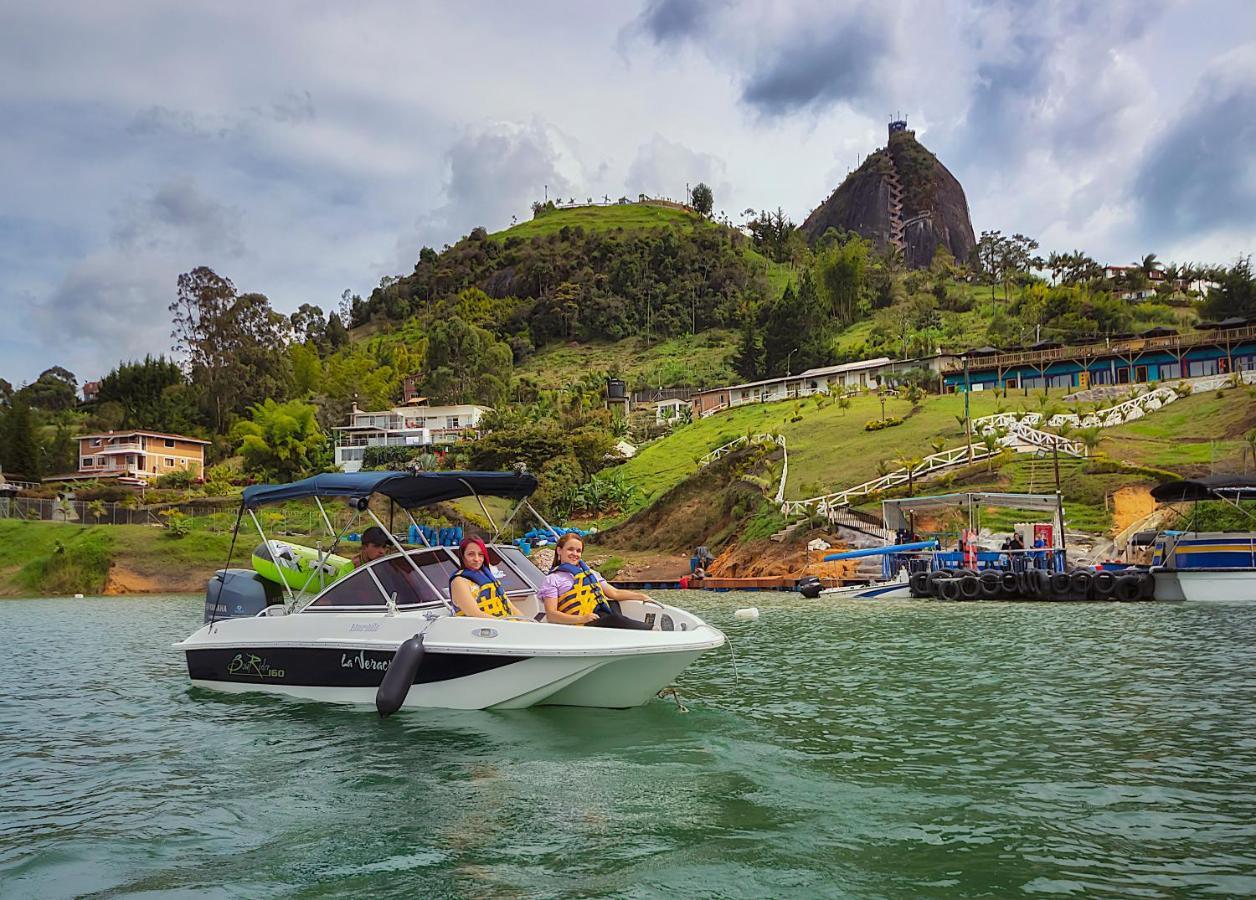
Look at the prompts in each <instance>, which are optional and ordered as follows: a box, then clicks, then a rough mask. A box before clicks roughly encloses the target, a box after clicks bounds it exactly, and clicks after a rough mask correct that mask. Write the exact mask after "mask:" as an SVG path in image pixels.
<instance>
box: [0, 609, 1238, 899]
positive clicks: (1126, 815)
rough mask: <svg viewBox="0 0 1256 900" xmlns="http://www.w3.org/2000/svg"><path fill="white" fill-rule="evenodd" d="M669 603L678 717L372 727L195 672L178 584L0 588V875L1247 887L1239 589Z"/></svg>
mask: <svg viewBox="0 0 1256 900" xmlns="http://www.w3.org/2000/svg"><path fill="white" fill-rule="evenodd" d="M671 599H673V600H674V601H676V602H680V603H681V604H682V605H687V606H690V607H691V608H693V609H694V610H695V611H697V612H699V613H700V614H701V615H703V616H705V617H706V618H707V619H708V620H710V621H712V622H713V623H715V624H717V625H718V626H720V627H722V628H724V629H725V630H726V632H727V633H728V634H729V636H730V637H731V639H732V646H733V650H734V651H735V654H736V657H735V665H734V657H733V655H732V654H730V653H729V652H728V651H727V650H721V651H719V652H717V653H713V654H710V655H708V656H707V657H705V658H703V659H702V660H700V661H699V662H698V664H696V665H695V666H694V667H693V668H691V669H690V670H689V671H688V672H686V673H685V674H684V675H683V676H682V677H681V679H680V681H679V683H678V686H679V688H680V693H681V697H682V698H683V701H684V703H685V705H686V706H687V707H688V709H689V711H688V712H687V713H686V712H681V711H680V710H679V709H678V708H677V706H676V705H675V704H674V703H673V702H671V701H666V702H665V701H662V700H659V701H655V702H653V703H651V704H649V705H648V706H646V707H643V708H641V709H636V710H629V711H602V710H582V709H561V708H544V709H533V710H518V711H510V712H500V713H494V712H444V711H435V712H426V713H425V712H414V713H411V712H406V713H402V714H399V715H397V716H394V717H393V718H391V719H388V720H385V721H381V720H379V719H378V718H377V717H376V715H375V712H374V710H373V709H366V710H351V709H344V708H331V707H322V706H318V705H312V704H303V703H297V702H292V701H285V700H279V699H272V698H265V697H241V696H234V697H232V696H219V695H216V694H212V693H208V692H202V691H198V690H192V689H190V688H189V686H188V685H187V683H186V670H185V669H184V665H183V660H182V657H181V656H180V655H179V654H177V653H175V652H174V651H172V650H170V649H169V644H170V643H171V642H172V641H176V640H179V639H181V638H182V637H184V636H185V635H186V634H187V633H189V632H191V631H192V630H193V629H194V628H195V627H197V626H198V625H199V620H200V614H201V600H200V599H199V598H187V597H183V598H157V599H154V598H142V599H140V598H111V599H100V600H79V601H72V600H27V601H11V602H8V601H6V602H0V635H3V637H4V648H3V653H0V784H2V785H3V789H2V792H0V896H3V897H5V898H8V897H27V896H29V897H59V896H72V895H82V894H94V895H100V896H110V897H112V896H135V895H145V894H149V895H161V896H180V895H183V896H198V897H199V896H211V897H233V896H242V897H269V896H292V895H297V896H303V897H304V896H323V895H346V894H354V895H367V894H370V895H376V896H398V897H443V896H469V897H479V896H487V897H525V896H526V897H532V896H540V897H602V896H622V897H650V896H659V895H680V896H718V897H783V896H855V897H907V896H918V895H928V896H939V897H947V896H956V897H959V896H990V897H1005V896H1009V895H1015V894H1043V895H1049V894H1071V895H1074V896H1093V895H1096V894H1117V893H1120V894H1124V895H1129V896H1148V897H1155V896H1165V897H1168V896H1181V895H1183V894H1202V893H1216V894H1223V895H1238V894H1252V893H1254V892H1256V606H1254V607H1247V608H1244V607H1241V606H1209V607H1204V606H1188V605H1153V604H1132V605H1084V606H1068V605H1048V604H930V603H927V602H903V603H883V604H879V605H878V604H876V603H869V602H864V603H859V602H855V601H850V602H845V603H842V604H833V603H826V602H824V601H806V600H802V599H800V598H798V597H797V596H796V595H790V594H767V593H758V594H742V595H737V594H685V595H679V594H677V595H672V598H671ZM748 604H754V605H757V606H759V607H760V609H761V610H762V618H760V620H759V621H757V622H739V621H734V619H733V617H732V611H733V610H734V609H735V608H736V607H738V606H744V605H748Z"/></svg>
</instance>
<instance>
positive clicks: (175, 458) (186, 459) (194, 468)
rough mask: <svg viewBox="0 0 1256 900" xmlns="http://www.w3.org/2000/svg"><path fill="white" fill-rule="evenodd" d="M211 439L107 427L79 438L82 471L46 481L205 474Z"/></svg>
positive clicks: (133, 480) (130, 480)
mask: <svg viewBox="0 0 1256 900" xmlns="http://www.w3.org/2000/svg"><path fill="white" fill-rule="evenodd" d="M208 446H209V441H203V440H201V439H200V438H194V437H188V436H187V435H185V434H165V433H164V432H160V431H139V430H136V431H107V432H104V433H101V434H85V435H83V436H82V437H80V438H78V460H79V465H78V471H77V472H71V473H67V474H64V475H49V476H48V477H47V478H45V479H44V481H92V480H97V479H107V478H114V479H118V480H119V481H122V482H123V483H128V484H136V485H142V484H147V483H148V482H150V481H154V480H156V479H158V478H160V477H161V476H162V475H169V474H171V473H172V472H183V471H190V472H191V473H192V476H193V477H194V478H203V477H204V476H205V448H206V447H208Z"/></svg>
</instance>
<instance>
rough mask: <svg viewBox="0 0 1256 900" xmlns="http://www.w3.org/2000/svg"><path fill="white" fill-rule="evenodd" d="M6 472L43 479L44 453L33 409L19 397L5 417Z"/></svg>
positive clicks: (4, 446)
mask: <svg viewBox="0 0 1256 900" xmlns="http://www.w3.org/2000/svg"><path fill="white" fill-rule="evenodd" d="M3 448H4V470H5V471H6V472H8V473H9V474H10V475H14V474H18V475H23V476H25V477H26V478H29V479H31V480H34V481H37V480H39V479H40V478H42V477H43V474H44V466H43V452H42V449H41V447H40V446H39V439H38V438H37V437H36V435H35V424H34V422H33V421H32V419H31V408H30V405H29V404H28V403H27V402H26V399H25V398H24V397H22V396H21V395H20V393H19V396H18V397H17V398H16V399H14V401H13V404H12V406H10V407H9V411H8V414H7V415H6V416H5V417H4V441H3Z"/></svg>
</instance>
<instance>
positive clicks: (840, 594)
mask: <svg viewBox="0 0 1256 900" xmlns="http://www.w3.org/2000/svg"><path fill="white" fill-rule="evenodd" d="M820 596H821V597H824V598H826V599H828V600H910V599H911V586H910V585H909V584H908V583H907V582H906V581H889V582H882V583H879V584H860V585H854V586H851V587H841V588H825V589H824V590H822V591H821V592H820Z"/></svg>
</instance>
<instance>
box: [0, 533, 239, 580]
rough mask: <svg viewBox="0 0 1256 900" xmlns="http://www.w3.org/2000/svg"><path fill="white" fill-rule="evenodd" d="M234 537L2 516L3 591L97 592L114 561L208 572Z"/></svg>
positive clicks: (148, 570)
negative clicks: (172, 534)
mask: <svg viewBox="0 0 1256 900" xmlns="http://www.w3.org/2000/svg"><path fill="white" fill-rule="evenodd" d="M230 540H231V538H230V535H224V534H216V533H212V532H207V531H194V532H192V533H191V534H189V535H187V536H186V537H184V538H181V539H175V538H172V537H170V536H169V534H168V532H166V530H165V529H161V528H150V527H146V526H142V525H98V526H83V525H76V524H67V523H62V522H23V521H17V520H12V519H6V520H2V521H0V543H3V545H4V546H5V547H7V548H8V551H7V554H6V556H7V558H6V560H5V563H4V565H3V566H0V596H10V597H12V596H19V597H20V596H34V595H45V596H46V595H55V594H75V593H83V594H98V593H100V592H101V590H102V589H103V588H104V586H105V578H106V576H107V574H108V571H109V565H110V563H111V562H117V563H118V564H120V565H123V566H126V567H127V568H128V569H130V570H132V571H135V572H140V573H144V574H160V573H161V572H162V571H167V572H169V571H186V570H196V571H202V570H203V571H204V572H205V574H206V576H208V574H209V573H210V572H211V571H213V569H214V568H216V567H218V566H221V565H222V563H223V561H224V560H225V559H226V558H227V548H228V546H229V544H230ZM237 552H238V551H237ZM246 552H247V551H246Z"/></svg>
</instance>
